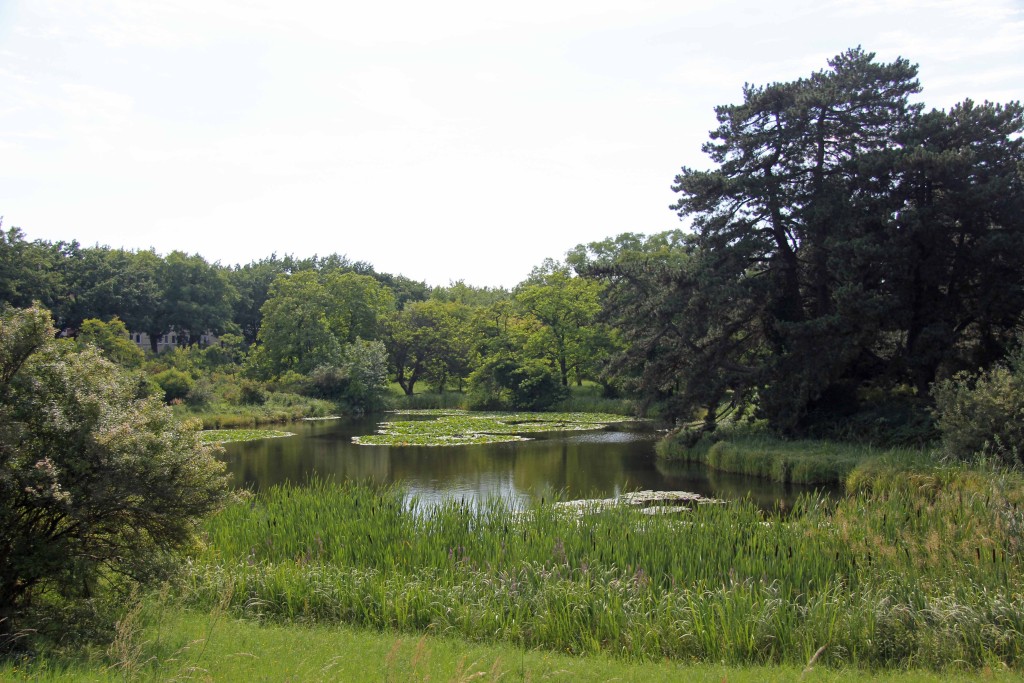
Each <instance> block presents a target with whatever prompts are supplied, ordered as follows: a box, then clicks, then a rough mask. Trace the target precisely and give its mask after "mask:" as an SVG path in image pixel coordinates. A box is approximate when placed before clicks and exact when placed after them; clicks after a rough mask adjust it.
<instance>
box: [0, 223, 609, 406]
mask: <svg viewBox="0 0 1024 683" xmlns="http://www.w3.org/2000/svg"><path fill="white" fill-rule="evenodd" d="M600 290H601V286H600V285H599V284H598V283H596V282H593V281H589V280H585V279H582V278H579V277H577V276H576V275H575V274H574V273H573V272H572V270H571V269H570V268H569V267H568V266H566V265H564V264H561V263H558V262H555V261H551V260H547V261H545V262H544V263H543V264H542V265H541V266H539V267H537V268H536V269H534V271H533V272H532V273H531V275H530V276H529V277H528V278H527V279H526V280H525V281H524V282H522V283H521V284H520V285H518V286H517V287H516V288H515V289H514V290H513V291H509V290H505V289H490V288H478V287H473V286H470V285H467V284H465V283H464V282H461V281H460V282H456V283H453V284H451V285H449V286H447V287H433V288H431V287H428V286H427V285H426V284H425V283H422V282H416V281H413V280H410V279H409V278H406V277H403V276H401V275H397V276H396V275H391V274H388V273H378V272H376V271H375V270H374V268H373V267H372V266H370V265H369V264H366V263H362V262H352V261H350V260H349V259H347V258H346V257H345V256H340V255H337V254H332V255H330V256H327V257H315V256H314V257H312V258H308V259H297V258H294V257H292V256H284V257H283V258H282V257H277V256H276V255H272V256H270V257H269V258H266V259H263V260H260V261H257V262H253V263H249V264H246V265H243V266H238V265H236V266H232V267H227V266H223V265H221V264H219V263H210V262H208V261H206V260H205V259H204V258H203V257H202V256H200V255H198V254H196V255H189V254H185V253H182V252H172V253H171V254H169V255H167V256H161V255H159V254H157V253H155V252H154V251H126V250H123V249H112V248H109V247H101V246H96V247H82V246H81V245H79V244H78V243H76V242H69V243H65V242H56V243H54V242H49V241H45V240H34V241H29V240H28V239H27V238H26V236H25V234H24V233H23V232H22V231H21V230H20V229H18V228H11V229H9V230H7V231H6V232H0V301H3V302H5V303H6V304H8V305H10V306H12V307H16V308H17V307H26V306H29V305H31V304H32V303H33V302H40V303H42V304H43V305H44V306H46V307H47V308H48V309H49V310H50V311H51V312H52V315H53V317H54V322H55V326H56V327H57V329H58V330H61V331H62V333H63V334H65V335H67V336H70V337H73V338H76V339H77V340H79V341H80V342H83V343H92V344H94V345H96V346H99V347H100V348H101V349H103V350H104V352H105V354H106V355H107V357H108V358H110V359H111V360H114V361H116V362H118V363H120V364H122V365H127V366H130V367H139V366H141V365H143V362H144V357H143V354H142V353H141V352H138V351H137V350H136V349H135V348H133V347H134V344H132V343H129V338H128V334H129V333H133V334H134V333H145V334H146V335H148V339H149V343H150V345H151V349H150V351H151V357H150V360H149V361H146V362H145V365H146V369H147V371H148V373H149V375H150V377H151V378H152V379H154V380H155V382H156V384H157V385H158V386H159V389H160V390H163V391H164V392H165V395H166V398H167V400H168V401H181V402H186V403H190V404H193V405H194V406H197V407H202V406H204V405H207V404H208V403H210V401H211V400H214V401H216V400H221V399H226V400H227V402H228V403H241V404H245V403H246V402H248V403H253V402H255V403H261V402H262V401H264V400H265V399H266V396H267V394H266V392H267V390H268V389H269V390H270V391H271V392H273V391H274V390H280V391H285V392H292V393H300V394H306V395H309V396H314V397H319V398H327V399H344V400H345V401H346V402H347V403H348V404H349V407H351V408H353V409H356V410H373V409H375V408H379V407H380V405H381V400H382V395H381V392H382V388H383V386H384V385H385V384H386V382H387V381H388V380H389V379H390V380H393V381H395V382H396V383H397V384H398V385H399V386H400V387H401V389H402V391H404V393H405V394H407V395H412V394H414V392H416V391H417V387H419V388H420V389H422V387H423V386H424V384H426V385H429V387H430V388H431V389H432V390H434V391H436V392H439V393H443V392H445V391H446V390H448V389H457V390H460V391H461V390H465V389H470V392H469V396H470V403H471V405H473V406H474V407H485V408H517V409H521V408H526V409H542V408H545V407H548V406H550V405H552V404H554V403H555V402H557V401H559V400H560V399H561V398H563V397H564V396H565V395H566V393H567V389H566V388H567V387H568V386H569V385H570V384H582V383H583V382H584V381H585V380H593V381H597V382H603V383H604V386H605V388H606V390H607V392H609V393H611V392H613V391H614V389H613V387H612V384H611V382H610V380H609V379H608V377H607V376H606V375H604V374H603V373H602V370H603V368H604V366H605V365H606V364H607V362H608V360H609V358H610V356H611V354H612V352H613V351H614V350H615V347H616V344H615V341H614V340H615V335H614V333H613V331H612V330H611V328H610V327H609V326H608V325H605V324H603V323H600V322H598V321H597V314H598V313H599V311H600V308H601V306H600V302H599V295H600ZM204 334H212V335H215V336H216V337H217V344H216V345H215V348H209V349H204V348H202V347H203V344H201V343H200V341H201V340H202V339H203V335H204ZM161 338H164V339H173V340H174V341H175V343H176V345H177V347H178V348H176V349H174V350H173V352H172V353H169V354H161V355H160V356H159V357H153V355H152V354H155V353H156V351H157V348H158V340H160V339H161ZM225 373H227V374H231V375H233V376H234V377H233V380H232V381H231V382H227V384H233V385H235V386H234V387H233V388H231V389H227V388H226V387H225V386H223V385H225V382H224V381H223V380H224V374H225ZM471 379H472V381H470V380H471ZM247 382H249V383H252V382H255V383H258V384H260V385H261V386H260V388H259V389H258V390H255V389H253V387H252V386H251V384H247ZM239 386H241V387H242V389H244V395H243V393H240V392H241V391H242V390H240V389H239Z"/></svg>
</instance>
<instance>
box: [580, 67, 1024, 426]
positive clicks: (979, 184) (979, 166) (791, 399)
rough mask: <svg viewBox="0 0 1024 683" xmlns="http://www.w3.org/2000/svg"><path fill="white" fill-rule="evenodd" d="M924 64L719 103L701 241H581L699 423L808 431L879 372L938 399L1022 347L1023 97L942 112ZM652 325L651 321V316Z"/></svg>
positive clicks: (639, 360)
mask: <svg viewBox="0 0 1024 683" xmlns="http://www.w3.org/2000/svg"><path fill="white" fill-rule="evenodd" d="M919 90H920V85H919V83H918V81H917V68H916V67H915V66H914V65H912V64H910V63H909V62H908V61H906V60H904V59H897V60H895V61H893V62H891V63H879V62H877V61H876V60H875V56H874V55H873V54H871V53H868V52H865V51H863V50H861V49H859V48H857V49H852V50H848V51H847V52H845V53H843V54H841V55H838V56H837V57H835V58H834V59H832V60H830V61H829V64H828V68H827V69H824V70H821V71H818V72H815V73H813V74H811V76H810V77H808V78H803V79H799V80H797V81H793V82H788V83H773V84H770V85H766V86H751V85H748V86H746V87H745V88H744V90H743V102H742V103H741V104H737V105H725V106H720V107H717V108H716V114H717V117H718V122H719V126H718V127H717V128H716V129H714V130H713V131H712V132H711V139H710V140H709V142H708V143H706V144H705V145H704V151H705V152H706V153H707V154H708V155H709V156H710V158H711V160H712V161H713V162H714V164H715V166H714V167H713V168H711V169H710V170H694V169H690V168H683V169H682V171H681V172H680V174H679V175H678V176H677V177H676V179H675V184H674V185H673V189H674V190H675V191H676V192H677V193H678V195H679V199H678V201H677V202H676V203H675V204H674V205H673V206H672V208H673V209H675V210H676V211H677V212H678V214H679V215H680V217H682V218H685V219H689V220H690V221H691V222H692V225H693V230H694V233H693V236H692V238H680V237H679V236H656V237H655V238H652V239H650V240H646V241H645V240H644V239H642V238H637V237H635V236H624V237H623V238H620V241H619V243H618V244H616V243H601V244H596V245H591V246H590V247H589V248H583V249H581V250H579V251H578V253H577V259H578V260H581V261H582V264H583V268H584V271H585V272H588V273H589V274H591V275H592V276H595V277H598V278H603V279H605V280H606V281H608V282H609V283H610V284H611V285H612V288H611V289H610V290H609V294H608V296H607V298H606V303H607V304H609V305H610V310H611V315H612V316H613V317H614V318H615V319H616V320H618V321H619V323H620V325H621V326H622V327H623V329H624V330H625V333H626V335H627V336H628V337H629V338H631V339H633V340H634V341H636V342H641V343H640V344H639V346H634V348H632V349H631V350H630V351H628V352H627V353H626V356H627V359H626V360H620V366H623V367H630V368H631V372H632V373H633V375H634V376H635V377H639V378H640V379H639V380H638V386H639V388H641V389H642V390H643V391H644V393H645V395H646V396H647V397H648V398H649V399H651V400H660V401H668V403H669V404H671V405H672V410H673V411H675V413H676V415H677V416H678V417H680V418H683V419H686V418H687V416H689V415H692V414H694V412H695V411H696V410H697V409H699V408H701V407H703V408H704V409H705V410H707V411H708V412H709V414H710V416H711V420H710V421H709V422H710V424H713V423H714V412H715V410H716V408H717V407H718V406H719V405H720V403H721V402H722V401H724V400H726V399H728V402H730V403H731V404H733V405H737V406H747V405H755V406H756V407H757V409H758V411H759V412H760V414H761V415H763V416H764V417H766V418H767V419H768V420H769V421H770V422H771V423H772V424H773V425H775V426H776V427H777V428H780V429H782V430H798V429H799V428H800V426H801V422H802V421H803V420H804V419H805V417H806V416H808V415H809V414H810V413H813V412H814V411H815V410H816V409H817V407H818V406H819V404H821V403H824V402H828V403H832V404H834V403H835V397H836V396H837V395H841V394H850V393H851V392H853V391H855V390H856V389H857V388H859V387H863V386H864V385H865V384H868V383H874V384H881V385H884V386H890V387H891V386H895V385H899V384H904V385H907V386H910V387H912V388H914V389H916V390H917V391H918V392H919V394H923V393H924V392H926V391H927V388H928V386H929V385H930V383H931V382H932V381H934V380H935V379H936V378H937V377H939V376H941V375H943V374H949V373H951V372H953V371H955V370H957V369H959V368H961V367H976V366H977V365H978V364H986V363H991V362H992V361H993V360H995V359H997V358H1000V357H1002V356H1003V355H1005V353H1006V351H1007V348H1008V345H1009V343H1010V342H1011V340H1012V339H1013V335H1014V333H1015V331H1016V330H1017V329H1018V328H1019V326H1020V323H1021V314H1022V311H1024V300H1022V298H1021V297H1022V295H1024V203H1022V202H1024V189H1022V187H1024V183H1022V177H1021V168H1024V166H1022V163H1024V155H1022V145H1024V142H1022V139H1021V137H1020V133H1021V131H1022V129H1024V128H1022V109H1021V106H1020V104H1019V103H1016V102H1012V103H1010V104H1007V105H999V104H992V103H984V104H981V105H978V104H975V103H973V102H971V101H969V100H968V101H965V102H964V103H962V104H960V105H958V106H956V107H954V108H953V109H951V110H950V111H948V112H943V111H932V112H928V113H924V108H923V105H920V104H913V103H911V102H910V96H911V95H913V94H915V93H917V92H919ZM642 328H646V329H642Z"/></svg>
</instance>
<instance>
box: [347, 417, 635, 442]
mask: <svg viewBox="0 0 1024 683" xmlns="http://www.w3.org/2000/svg"><path fill="white" fill-rule="evenodd" d="M395 414H396V415H408V416H417V417H420V418H423V417H426V418H428V419H417V420H395V421H391V422H382V423H380V425H379V426H378V429H377V433H376V434H370V435H368V436H355V437H352V443H356V444H359V445H361V446H467V445H472V444H487V443H503V442H509V441H529V440H530V437H529V435H530V434H537V433H543V432H577V431H587V430H597V429H604V428H605V427H607V426H608V425H611V424H616V423H622V422H635V421H636V420H634V419H632V418H628V417H624V416H622V415H611V414H608V413H498V412H490V413H489V412H479V413H477V412H468V411H464V410H407V411H399V412H397V413H395Z"/></svg>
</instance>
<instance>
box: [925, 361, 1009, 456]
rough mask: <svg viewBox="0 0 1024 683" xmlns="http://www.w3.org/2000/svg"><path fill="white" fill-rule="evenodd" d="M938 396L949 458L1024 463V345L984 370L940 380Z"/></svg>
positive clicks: (934, 389)
mask: <svg viewBox="0 0 1024 683" xmlns="http://www.w3.org/2000/svg"><path fill="white" fill-rule="evenodd" d="M932 396H933V397H934V399H935V415H936V418H937V421H938V426H939V431H940V432H941V434H942V452H943V454H944V455H945V456H946V457H947V458H950V459H954V460H965V461H970V460H979V459H994V460H996V461H997V462H999V463H1002V464H1005V465H1019V464H1021V463H1022V462H1024V457H1022V456H1024V453H1022V450H1024V449H1022V447H1024V349H1018V350H1017V351H1016V352H1014V353H1013V354H1011V355H1010V357H1009V358H1008V359H1007V362H1006V364H999V365H995V366H993V367H991V368H989V369H988V370H985V371H984V372H981V373H980V374H977V375H973V374H971V373H966V372H961V373H957V374H956V375H954V376H953V377H952V378H950V379H947V380H944V381H942V382H937V383H936V384H935V385H934V386H933V387H932Z"/></svg>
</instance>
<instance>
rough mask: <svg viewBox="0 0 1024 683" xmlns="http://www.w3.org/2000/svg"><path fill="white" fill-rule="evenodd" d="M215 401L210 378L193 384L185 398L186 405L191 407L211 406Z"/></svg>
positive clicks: (204, 378)
mask: <svg viewBox="0 0 1024 683" xmlns="http://www.w3.org/2000/svg"><path fill="white" fill-rule="evenodd" d="M212 400H213V382H212V381H211V380H210V379H209V378H208V377H203V378H201V379H199V381H197V382H195V383H193V384H192V388H191V389H189V390H188V394H187V395H186V396H185V403H187V404H188V405H190V406H205V405H209V404H210V402H211V401H212Z"/></svg>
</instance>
